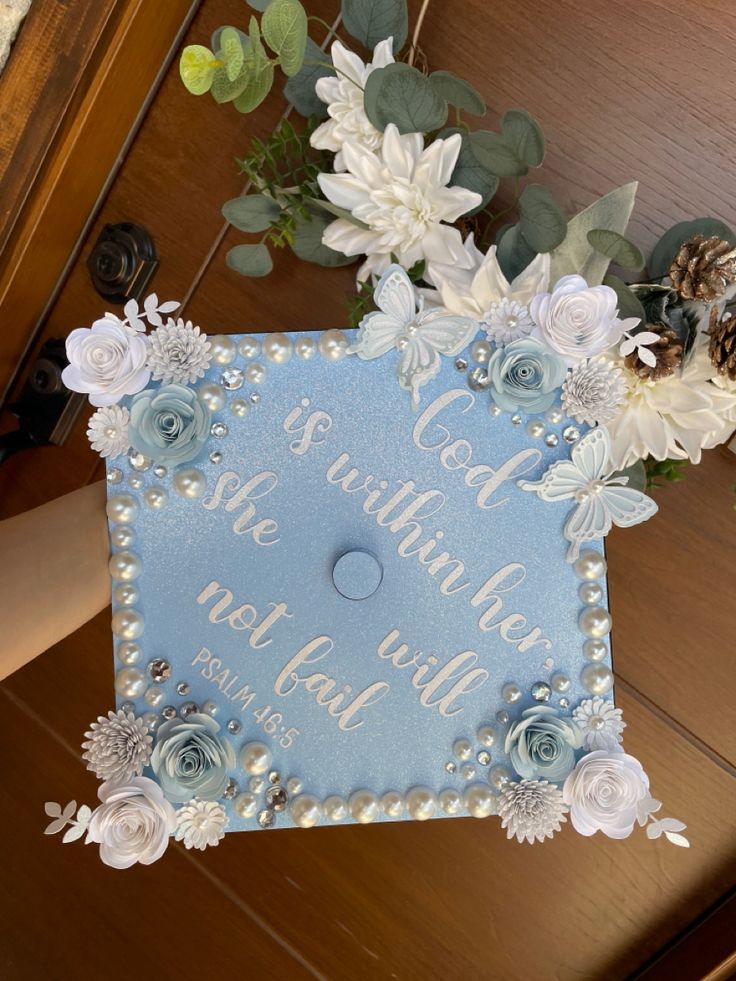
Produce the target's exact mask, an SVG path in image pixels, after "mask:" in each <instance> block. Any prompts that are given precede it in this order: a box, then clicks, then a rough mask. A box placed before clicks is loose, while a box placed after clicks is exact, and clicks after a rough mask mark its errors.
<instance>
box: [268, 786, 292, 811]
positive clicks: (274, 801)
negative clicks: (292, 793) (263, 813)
mask: <svg viewBox="0 0 736 981" xmlns="http://www.w3.org/2000/svg"><path fill="white" fill-rule="evenodd" d="M288 803H289V795H288V794H287V793H286V791H285V790H284V788H283V787H271V789H270V790H269V791H268V793H267V794H266V807H268V808H269V810H271V811H284V810H286V805H287V804H288Z"/></svg>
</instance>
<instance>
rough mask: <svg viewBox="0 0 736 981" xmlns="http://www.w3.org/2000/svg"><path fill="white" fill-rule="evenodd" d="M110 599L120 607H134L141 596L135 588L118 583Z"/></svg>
mask: <svg viewBox="0 0 736 981" xmlns="http://www.w3.org/2000/svg"><path fill="white" fill-rule="evenodd" d="M112 598H113V599H114V600H115V602H116V603H119V604H120V605H121V606H135V604H136V603H137V602H138V600H139V599H140V598H141V594H140V591H139V589H138V587H137V586H133V585H131V583H120V585H119V586H116V587H115V589H114V590H113V593H112Z"/></svg>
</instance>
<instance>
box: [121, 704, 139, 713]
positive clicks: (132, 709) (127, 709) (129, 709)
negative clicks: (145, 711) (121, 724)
mask: <svg viewBox="0 0 736 981" xmlns="http://www.w3.org/2000/svg"><path fill="white" fill-rule="evenodd" d="M120 708H121V709H122V710H123V712H135V705H134V703H133V702H123V704H122V705H121V706H120Z"/></svg>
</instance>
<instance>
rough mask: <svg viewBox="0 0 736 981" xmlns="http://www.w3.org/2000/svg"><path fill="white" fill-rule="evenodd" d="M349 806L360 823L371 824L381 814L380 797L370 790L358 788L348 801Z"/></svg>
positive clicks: (354, 818)
mask: <svg viewBox="0 0 736 981" xmlns="http://www.w3.org/2000/svg"><path fill="white" fill-rule="evenodd" d="M348 807H349V808H350V813H351V815H352V817H353V820H354V821H357V822H358V824H370V823H371V821H375V820H376V818H377V817H378V816H379V814H380V808H379V806H378V798H377V797H376V795H375V794H374V793H371V791H370V790H356V792H355V793H354V794H353V795H352V796H351V797H350V800H349V801H348Z"/></svg>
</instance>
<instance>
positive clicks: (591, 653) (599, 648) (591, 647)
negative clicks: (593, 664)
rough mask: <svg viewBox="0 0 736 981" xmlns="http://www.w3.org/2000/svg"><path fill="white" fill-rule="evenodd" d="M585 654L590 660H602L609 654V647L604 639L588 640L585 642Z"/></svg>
mask: <svg viewBox="0 0 736 981" xmlns="http://www.w3.org/2000/svg"><path fill="white" fill-rule="evenodd" d="M583 654H584V655H585V656H586V657H587V658H588V660H589V661H602V660H604V658H605V657H606V655H607V654H608V648H607V647H606V645H605V643H604V642H603V641H602V640H593V639H591V640H586V641H585V643H584V644H583Z"/></svg>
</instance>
